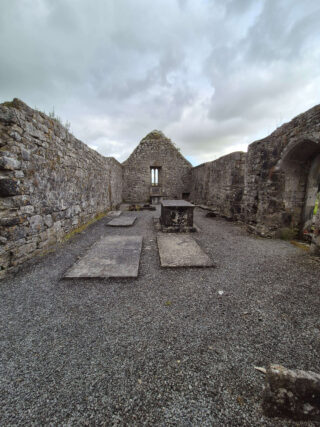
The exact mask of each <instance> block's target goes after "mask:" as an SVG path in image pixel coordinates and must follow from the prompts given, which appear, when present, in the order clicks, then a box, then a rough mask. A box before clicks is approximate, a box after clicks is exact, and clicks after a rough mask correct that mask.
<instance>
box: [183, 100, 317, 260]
mask: <svg viewBox="0 0 320 427" xmlns="http://www.w3.org/2000/svg"><path fill="white" fill-rule="evenodd" d="M319 193H320V106H319V105H318V106H315V107H313V108H311V109H310V110H308V111H306V112H305V113H303V114H300V115H299V116H297V117H295V118H294V119H293V120H291V121H290V122H289V123H285V124H284V125H282V126H281V127H279V128H278V129H277V130H275V131H274V132H273V133H272V134H271V135H269V136H268V137H267V138H264V139H262V140H260V141H256V142H253V143H252V144H251V145H249V148H248V153H247V154H246V155H245V154H244V153H232V154H230V155H228V156H224V157H222V158H220V159H218V160H215V161H213V162H209V163H204V164H203V165H200V166H197V167H195V168H193V170H192V179H191V200H193V201H195V202H196V203H198V204H205V205H208V206H210V207H212V208H213V210H215V211H216V212H217V213H218V214H219V215H222V216H225V217H227V218H230V219H236V220H238V219H240V220H242V221H244V222H246V223H247V224H248V227H249V229H250V230H251V231H252V232H254V233H257V234H259V235H261V236H266V237H281V238H285V239H292V238H297V237H300V238H306V239H307V240H309V241H312V249H313V251H314V252H320V249H319V248H320V231H319V212H316V211H315V205H316V200H319V197H320V196H319ZM315 212H316V213H315Z"/></svg>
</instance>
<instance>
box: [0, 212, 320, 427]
mask: <svg viewBox="0 0 320 427" xmlns="http://www.w3.org/2000/svg"><path fill="white" fill-rule="evenodd" d="M128 214H132V213H128ZM134 215H137V216H138V219H137V221H136V223H135V225H134V226H133V227H131V228H125V229H114V228H111V227H110V228H109V227H105V224H106V222H107V220H106V219H103V220H101V221H99V222H97V223H95V224H93V225H92V226H90V227H89V228H88V229H87V230H86V231H85V232H84V233H82V234H80V235H78V236H76V237H75V238H73V239H72V240H70V241H69V242H68V243H66V244H64V245H63V246H62V247H61V248H59V249H58V250H57V251H56V252H54V253H51V254H48V255H46V256H44V257H42V258H40V259H38V260H36V261H33V262H31V263H29V264H28V265H27V266H25V267H24V268H23V269H22V270H21V271H20V272H19V273H17V274H16V275H15V276H14V277H9V278H7V279H5V280H3V281H2V282H0V318H1V325H2V327H1V331H0V335H1V359H2V360H1V367H0V369H1V390H0V405H1V407H0V419H1V425H3V426H10V425H49V424H50V425H70V426H73V425H74V426H76V425H130V426H131V425H137V426H139V425H160V426H212V425H215V426H260V425H263V426H278V425H279V426H280V425H281V426H282V425H285V426H290V425H303V426H306V425H308V426H312V425H316V424H312V423H309V424H307V423H300V424H294V423H291V422H290V421H281V420H279V419H268V418H266V417H264V416H263V414H262V411H261V406H260V404H261V395H262V387H263V375H262V374H261V373H259V372H257V371H256V370H255V369H254V368H253V366H255V365H257V366H266V365H267V364H269V363H280V364H283V365H285V366H286V367H288V368H299V369H305V370H312V371H315V372H320V357H319V355H320V343H319V342H320V340H319V337H320V318H319V311H320V310H319V302H320V301H319V300H320V297H319V277H320V264H319V263H318V262H317V261H314V260H312V258H310V257H309V256H308V255H307V254H306V253H305V252H304V251H303V250H301V249H298V248H296V247H294V246H292V245H290V243H287V242H283V241H276V240H266V239H259V238H256V237H254V236H250V235H248V234H247V233H246V231H245V230H244V228H243V227H241V226H239V225H235V224H232V223H229V222H226V221H224V220H222V219H212V218H206V217H205V212H204V211H201V210H196V224H197V225H198V226H199V227H200V231H199V232H198V233H195V234H194V235H193V236H194V237H195V239H196V240H197V241H198V242H199V243H200V245H201V247H202V248H203V249H204V250H205V252H207V253H208V254H209V255H210V256H211V257H212V259H213V260H214V262H215V263H216V266H217V267H216V268H203V269H197V268H194V269H192V268H188V269H185V268H180V269H161V268H160V266H159V255H158V251H157V246H156V233H155V231H154V229H153V220H152V217H153V215H154V212H138V213H134ZM107 234H130V235H143V237H144V242H143V250H142V255H141V261H140V273H139V278H138V279H134V280H132V279H130V280H129V279H108V280H106V279H104V280H101V279H94V280H88V279H86V280H83V279H81V280H66V279H63V274H64V272H65V271H66V270H67V269H68V268H69V267H70V266H71V265H72V264H73V263H74V262H75V261H76V259H77V257H78V256H80V255H81V254H83V253H85V251H86V249H88V248H89V247H90V245H91V244H93V243H94V242H95V241H96V240H97V239H99V238H100V237H101V236H104V235H107ZM219 291H223V294H222V295H220V294H221V292H220V293H219Z"/></svg>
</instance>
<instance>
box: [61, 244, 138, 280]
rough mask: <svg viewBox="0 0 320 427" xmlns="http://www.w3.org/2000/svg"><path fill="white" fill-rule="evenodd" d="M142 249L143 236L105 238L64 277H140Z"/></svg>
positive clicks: (92, 247)
mask: <svg viewBox="0 0 320 427" xmlns="http://www.w3.org/2000/svg"><path fill="white" fill-rule="evenodd" d="M141 248H142V237H141V236H106V237H103V238H102V239H100V240H99V241H98V242H96V243H94V244H93V246H91V248H90V249H89V250H88V252H87V253H86V254H85V255H84V256H83V257H82V258H80V260H79V261H77V262H76V263H75V264H74V265H73V266H72V267H71V268H70V269H69V270H68V271H67V273H66V274H65V276H64V277H65V278H79V277H83V278H89V277H100V278H107V277H138V271H139V261H140V255H141Z"/></svg>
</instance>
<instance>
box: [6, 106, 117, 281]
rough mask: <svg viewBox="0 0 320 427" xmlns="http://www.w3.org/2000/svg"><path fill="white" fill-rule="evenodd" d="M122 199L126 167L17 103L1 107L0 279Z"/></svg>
mask: <svg viewBox="0 0 320 427" xmlns="http://www.w3.org/2000/svg"><path fill="white" fill-rule="evenodd" d="M121 201H122V166H121V164H120V163H119V162H117V161H116V160H115V159H114V158H106V157H103V156H101V155H100V154H99V153H97V152H96V151H94V150H92V149H90V148H89V147H88V146H86V145H85V144H83V143H82V142H81V141H79V140H77V139H76V138H74V137H73V136H72V135H71V134H69V133H68V131H67V130H66V129H65V128H64V127H63V126H61V124H60V123H59V122H58V121H57V120H55V119H52V118H49V117H48V116H46V115H45V114H43V113H41V112H39V111H35V110H33V109H31V108H29V107H28V106H27V105H25V104H24V103H23V102H21V101H19V100H17V99H15V100H14V101H13V102H11V103H4V104H1V105H0V244H1V246H0V275H1V274H2V275H3V273H4V271H5V270H7V269H10V268H12V267H15V266H17V265H18V264H20V263H22V262H23V261H25V260H26V259H28V258H30V257H32V256H34V255H36V254H39V253H41V252H43V251H45V250H46V249H47V248H49V247H50V246H51V245H53V244H55V243H56V242H58V241H61V240H62V239H63V238H64V237H66V236H67V235H68V233H70V232H71V231H72V230H75V229H77V228H79V227H81V226H83V225H85V224H87V223H88V222H89V221H92V220H93V219H94V218H97V217H99V215H100V216H101V215H102V214H103V213H105V212H106V211H108V210H110V209H112V208H114V207H115V206H117V205H118V204H119V203H121Z"/></svg>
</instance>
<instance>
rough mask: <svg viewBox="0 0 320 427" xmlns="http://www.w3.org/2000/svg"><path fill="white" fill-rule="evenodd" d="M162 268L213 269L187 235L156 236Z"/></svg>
mask: <svg viewBox="0 0 320 427" xmlns="http://www.w3.org/2000/svg"><path fill="white" fill-rule="evenodd" d="M157 241H158V248H159V255H160V262H161V266H162V267H213V266H214V264H213V262H212V261H211V259H210V258H209V257H208V255H207V254H205V253H204V252H203V250H202V249H201V248H200V246H199V245H198V243H197V242H196V241H195V240H194V239H193V238H192V237H191V236H190V235H189V234H173V233H172V234H160V233H159V234H158V236H157Z"/></svg>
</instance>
